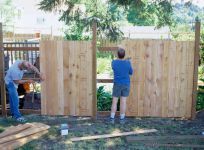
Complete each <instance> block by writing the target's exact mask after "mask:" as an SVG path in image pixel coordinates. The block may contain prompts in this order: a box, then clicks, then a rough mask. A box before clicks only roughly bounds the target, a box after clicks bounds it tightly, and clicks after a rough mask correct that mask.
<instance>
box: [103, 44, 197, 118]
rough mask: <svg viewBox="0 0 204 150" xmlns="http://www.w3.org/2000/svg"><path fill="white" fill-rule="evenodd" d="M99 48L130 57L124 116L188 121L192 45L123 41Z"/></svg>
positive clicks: (190, 102) (192, 59) (190, 105)
mask: <svg viewBox="0 0 204 150" xmlns="http://www.w3.org/2000/svg"><path fill="white" fill-rule="evenodd" d="M103 44H104V45H102V46H103V47H108V46H109V45H111V46H112V47H117V46H118V45H121V46H122V47H123V48H124V49H126V57H131V58H132V59H131V62H132V66H133V69H134V74H133V76H132V77H131V90H130V96H129V97H128V100H127V115H128V116H155V117H186V118H190V117H191V109H192V90H193V69H194V42H191V41H187V42H182V41H171V40H125V41H122V42H121V43H116V44H115V45H114V44H108V43H106V42H104V41H103Z"/></svg>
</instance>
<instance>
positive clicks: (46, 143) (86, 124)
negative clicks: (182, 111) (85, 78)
mask: <svg viewBox="0 0 204 150" xmlns="http://www.w3.org/2000/svg"><path fill="white" fill-rule="evenodd" d="M25 117H26V118H27V119H28V121H29V122H42V123H45V124H48V125H50V126H51V128H50V129H49V133H48V134H46V135H45V136H43V137H41V138H40V139H38V140H35V141H32V142H30V143H28V144H26V145H24V146H23V147H21V148H19V150H27V149H29V150H32V149H36V150H49V149H50V150H58V149H59V150H63V149H71V150H72V149H73V150H75V149H76V150H81V149H86V150H92V149H93V150H95V149H96V150H98V149H99V150H103V149H108V150H127V149H128V150H129V149H130V150H132V149H139V150H140V149H141V150H157V149H161V150H166V149H172V150H175V149H182V150H183V149H184V150H191V149H193V148H190V147H186V148H167V147H154V146H146V145H145V144H147V142H135V143H131V144H130V143H128V142H127V141H126V138H125V137H118V138H107V139H98V140H89V141H80V142H70V140H69V139H70V138H71V137H81V136H88V135H100V134H110V133H112V132H114V131H118V132H128V131H133V130H135V129H157V130H158V132H155V133H149V134H142V135H141V134H140V135H136V136H148V135H201V132H203V131H204V111H200V112H199V113H198V114H197V117H196V119H195V120H185V119H173V118H127V122H126V123H125V124H124V125H121V124H120V123H119V122H118V121H117V120H116V123H115V124H110V123H109V122H107V121H106V118H107V117H102V116H99V117H98V119H97V120H96V121H94V120H91V118H89V117H68V116H57V117H52V116H41V115H27V116H25ZM62 123H67V124H68V125H69V134H68V136H63V137H62V136H61V135H60V130H59V127H60V124H62ZM10 125H17V123H16V122H15V121H14V120H12V119H11V118H8V119H5V118H0V131H1V132H2V131H3V130H4V129H5V128H6V127H8V126H10ZM162 142H163V141H159V143H162ZM165 142H168V141H165ZM168 143H169V142H168ZM173 144H190V145H191V144H194V145H195V144H198V145H203V146H204V142H203V140H183V141H182V140H181V141H176V143H175V141H174V142H173ZM194 149H199V148H194ZM200 149H201V148H200Z"/></svg>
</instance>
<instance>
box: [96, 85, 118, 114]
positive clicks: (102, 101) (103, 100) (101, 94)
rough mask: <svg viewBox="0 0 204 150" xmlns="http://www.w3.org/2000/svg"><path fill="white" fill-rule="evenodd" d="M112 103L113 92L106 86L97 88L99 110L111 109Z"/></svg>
mask: <svg viewBox="0 0 204 150" xmlns="http://www.w3.org/2000/svg"><path fill="white" fill-rule="evenodd" d="M111 105H112V95H111V92H106V91H105V89H104V86H100V87H99V88H98V89H97V110H98V111H110V110H111ZM119 106H120V101H118V105H117V110H119V108H120V107H119Z"/></svg>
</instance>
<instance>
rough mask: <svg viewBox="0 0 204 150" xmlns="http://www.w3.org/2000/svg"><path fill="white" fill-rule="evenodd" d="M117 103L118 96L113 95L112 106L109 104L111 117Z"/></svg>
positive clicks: (113, 116)
mask: <svg viewBox="0 0 204 150" xmlns="http://www.w3.org/2000/svg"><path fill="white" fill-rule="evenodd" d="M117 103H118V97H113V101H112V106H111V118H115V112H116V110H117Z"/></svg>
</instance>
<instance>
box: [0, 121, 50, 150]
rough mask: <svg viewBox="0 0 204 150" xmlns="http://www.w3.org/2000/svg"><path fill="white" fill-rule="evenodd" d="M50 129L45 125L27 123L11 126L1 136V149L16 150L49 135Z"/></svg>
mask: <svg viewBox="0 0 204 150" xmlns="http://www.w3.org/2000/svg"><path fill="white" fill-rule="evenodd" d="M49 128H50V127H49V126H48V125H45V124H43V123H26V124H20V125H18V126H11V127H9V128H7V129H6V130H5V131H4V132H3V133H1V134H0V149H1V150H12V149H16V148H18V147H20V146H22V145H24V144H26V143H28V142H30V141H32V140H35V139H38V138H39V137H41V136H42V135H44V134H46V133H48V129H49Z"/></svg>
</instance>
